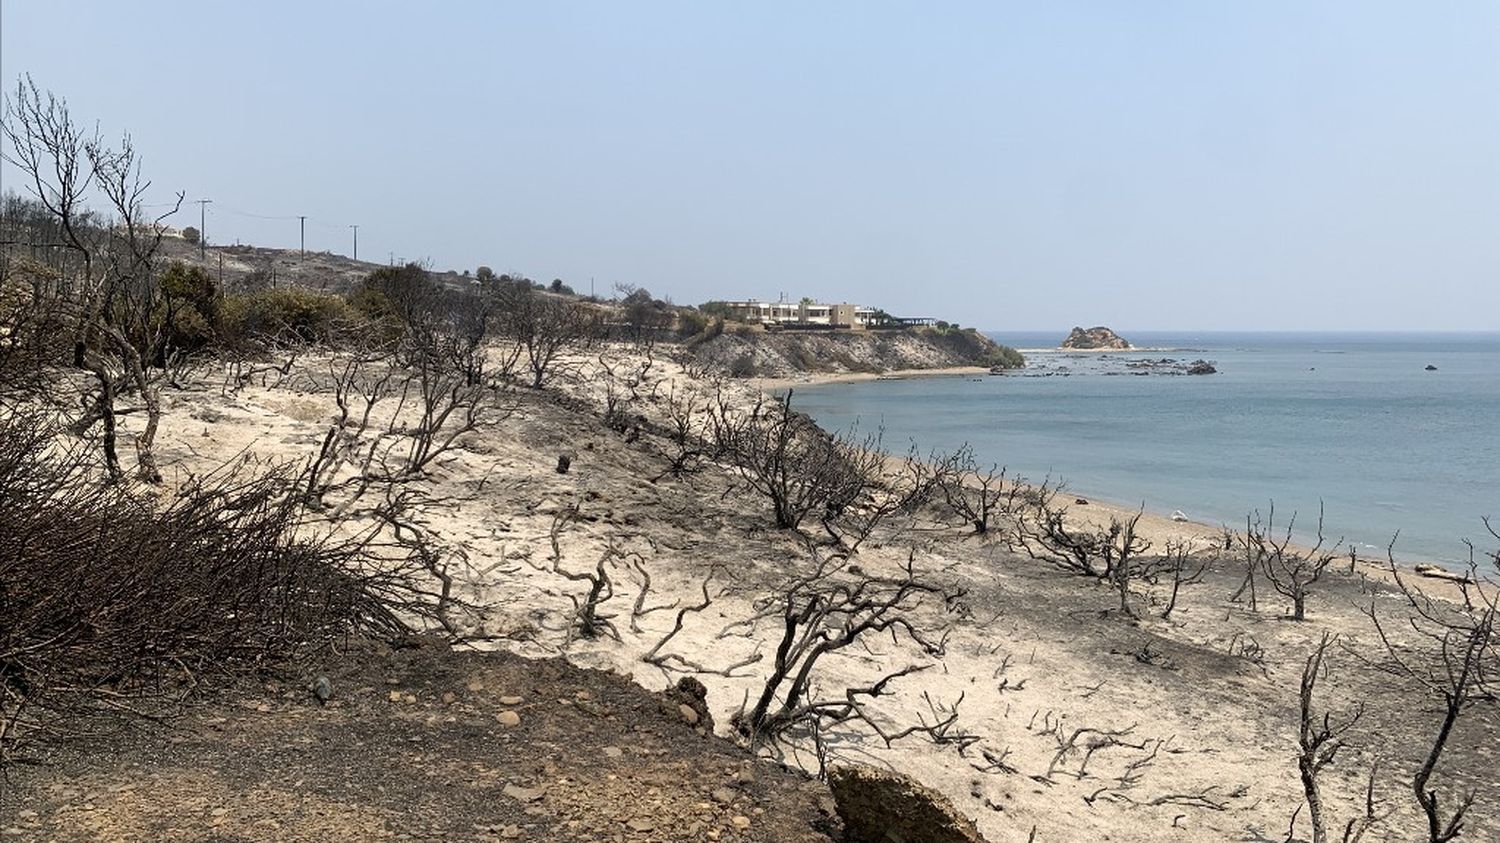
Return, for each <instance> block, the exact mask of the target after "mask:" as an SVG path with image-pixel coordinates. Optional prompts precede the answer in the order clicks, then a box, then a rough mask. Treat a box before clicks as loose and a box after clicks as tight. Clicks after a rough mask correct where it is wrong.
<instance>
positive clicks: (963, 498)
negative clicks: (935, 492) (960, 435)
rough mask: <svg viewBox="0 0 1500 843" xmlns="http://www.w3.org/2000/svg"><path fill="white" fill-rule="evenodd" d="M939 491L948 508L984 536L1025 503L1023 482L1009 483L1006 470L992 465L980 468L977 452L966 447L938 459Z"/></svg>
mask: <svg viewBox="0 0 1500 843" xmlns="http://www.w3.org/2000/svg"><path fill="white" fill-rule="evenodd" d="M938 463H939V464H940V466H941V470H940V471H939V472H938V476H939V477H940V478H941V482H940V485H939V488H940V490H941V493H942V496H943V501H944V503H945V504H946V505H947V508H948V509H949V510H950V511H952V512H953V514H954V515H957V516H958V517H959V518H962V519H963V520H964V521H965V522H966V523H968V524H970V525H972V526H973V528H974V532H975V533H978V534H981V535H984V534H987V533H989V532H990V530H991V528H992V527H995V526H996V522H997V521H998V520H999V519H1001V518H1013V517H1014V516H1015V515H1016V514H1017V513H1018V512H1019V511H1020V509H1021V504H1022V502H1023V500H1024V496H1023V495H1022V489H1023V487H1022V485H1021V484H1020V483H1019V482H1014V481H1013V482H1006V478H1005V469H1004V468H1001V467H1000V466H999V465H991V466H990V467H989V468H988V469H980V468H979V465H978V463H977V462H976V460H975V459H974V449H973V448H971V447H970V446H968V445H964V446H963V447H961V448H959V449H958V450H957V451H954V452H953V454H952V455H950V456H947V457H942V458H940V459H939V460H938Z"/></svg>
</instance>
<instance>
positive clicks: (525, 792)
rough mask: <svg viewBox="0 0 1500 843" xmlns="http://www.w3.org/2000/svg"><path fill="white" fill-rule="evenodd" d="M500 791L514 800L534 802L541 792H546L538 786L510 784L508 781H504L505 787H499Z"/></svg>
mask: <svg viewBox="0 0 1500 843" xmlns="http://www.w3.org/2000/svg"><path fill="white" fill-rule="evenodd" d="M500 792H501V793H503V794H505V795H506V796H509V797H510V798H512V799H514V800H516V801H517V802H535V801H537V800H538V799H541V798H542V796H543V794H545V793H546V791H544V790H542V789H541V788H539V787H521V786H520V785H515V784H511V783H509V782H507V783H506V785H505V787H504V788H503V789H501V791H500Z"/></svg>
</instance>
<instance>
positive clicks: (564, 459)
mask: <svg viewBox="0 0 1500 843" xmlns="http://www.w3.org/2000/svg"><path fill="white" fill-rule="evenodd" d="M572 465H573V458H572V457H570V456H568V455H567V454H558V455H557V473H558V474H567V473H568V469H569V468H570V467H572Z"/></svg>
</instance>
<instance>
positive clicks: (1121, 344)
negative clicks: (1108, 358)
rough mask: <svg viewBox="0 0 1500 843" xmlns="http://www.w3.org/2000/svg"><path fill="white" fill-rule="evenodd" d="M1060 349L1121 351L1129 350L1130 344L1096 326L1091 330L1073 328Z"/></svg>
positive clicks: (1101, 326)
mask: <svg viewBox="0 0 1500 843" xmlns="http://www.w3.org/2000/svg"><path fill="white" fill-rule="evenodd" d="M1060 348H1071V349H1077V350H1089V349H1096V348H1108V349H1114V350H1123V349H1127V348H1130V343H1128V342H1126V341H1125V338H1124V337H1122V336H1120V335H1119V334H1117V333H1115V332H1114V331H1111V330H1110V329H1108V328H1106V327H1104V326H1103V325H1096V326H1094V327H1092V328H1074V329H1073V330H1072V331H1071V332H1069V333H1068V338H1067V339H1065V340H1063V341H1062V345H1061V346H1060Z"/></svg>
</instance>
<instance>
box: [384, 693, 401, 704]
mask: <svg viewBox="0 0 1500 843" xmlns="http://www.w3.org/2000/svg"><path fill="white" fill-rule="evenodd" d="M387 699H389V700H390V701H391V702H401V692H400V691H392V692H390V694H388V695H387Z"/></svg>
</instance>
